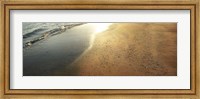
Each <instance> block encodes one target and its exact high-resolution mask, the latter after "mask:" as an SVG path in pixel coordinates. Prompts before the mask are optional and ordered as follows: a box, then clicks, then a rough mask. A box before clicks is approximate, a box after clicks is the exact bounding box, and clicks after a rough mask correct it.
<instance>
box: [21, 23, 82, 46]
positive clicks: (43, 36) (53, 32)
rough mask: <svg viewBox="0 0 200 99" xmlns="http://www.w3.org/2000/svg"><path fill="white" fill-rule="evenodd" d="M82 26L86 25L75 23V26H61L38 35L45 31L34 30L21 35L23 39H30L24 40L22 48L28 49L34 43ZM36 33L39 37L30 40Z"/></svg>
mask: <svg viewBox="0 0 200 99" xmlns="http://www.w3.org/2000/svg"><path fill="white" fill-rule="evenodd" d="M83 24H86V23H76V24H68V25H62V26H61V27H59V28H55V29H52V30H49V31H46V32H42V33H40V32H41V31H44V30H45V29H36V30H34V31H32V32H30V33H27V34H24V35H23V39H27V38H30V39H31V40H28V41H25V40H24V43H23V48H27V47H30V46H32V45H33V44H35V43H37V42H39V41H41V40H44V39H47V38H49V37H52V36H54V35H58V34H61V33H63V32H65V31H66V30H68V29H71V28H73V27H76V26H80V25H83ZM38 33H40V35H38V36H37V37H34V38H31V37H33V36H35V35H37V34H38Z"/></svg>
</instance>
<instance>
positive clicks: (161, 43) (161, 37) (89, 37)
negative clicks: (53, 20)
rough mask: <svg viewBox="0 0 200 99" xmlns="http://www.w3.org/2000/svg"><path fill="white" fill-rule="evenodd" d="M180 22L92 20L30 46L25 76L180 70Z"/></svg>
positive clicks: (171, 72) (155, 73)
mask: <svg viewBox="0 0 200 99" xmlns="http://www.w3.org/2000/svg"><path fill="white" fill-rule="evenodd" d="M176 28H177V26H176V23H113V24H112V23H88V24H84V25H81V26H78V27H74V28H72V29H69V30H67V31H65V32H64V33H62V34H59V35H56V36H53V37H51V38H49V39H47V40H45V41H43V42H41V43H38V44H36V45H35V46H32V47H31V48H30V49H29V50H24V62H23V63H24V67H23V68H24V70H23V71H24V74H23V75H24V76H40V75H48V76H170V75H173V76H175V75H177V71H176V70H177V52H176V49H177V47H176V43H177V39H176V36H177V34H176V33H177V30H176Z"/></svg>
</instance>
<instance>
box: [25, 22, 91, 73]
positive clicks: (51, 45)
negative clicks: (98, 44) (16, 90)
mask: <svg viewBox="0 0 200 99" xmlns="http://www.w3.org/2000/svg"><path fill="white" fill-rule="evenodd" d="M93 31H94V30H93V29H92V28H89V26H88V25H81V26H77V27H74V28H72V29H68V30H66V31H65V32H63V33H61V34H58V35H54V36H52V37H49V38H48V39H45V40H43V41H40V42H38V43H36V44H33V45H31V46H30V48H25V49H24V50H23V75H24V76H59V75H57V74H56V72H61V71H62V70H63V69H65V67H66V65H67V66H68V65H70V64H71V63H72V62H73V61H74V60H76V59H77V58H78V57H79V56H80V55H81V54H82V53H83V52H84V51H85V50H86V49H87V48H88V46H89V42H90V38H91V33H93ZM70 72H73V71H70V70H69V71H67V73H70ZM70 74H71V73H70Z"/></svg>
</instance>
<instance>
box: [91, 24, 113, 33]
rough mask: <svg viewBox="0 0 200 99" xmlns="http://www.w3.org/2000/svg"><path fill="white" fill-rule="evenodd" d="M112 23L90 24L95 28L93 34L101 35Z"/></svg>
mask: <svg viewBox="0 0 200 99" xmlns="http://www.w3.org/2000/svg"><path fill="white" fill-rule="evenodd" d="M111 24H112V23H92V25H93V26H94V27H95V34H98V33H101V32H103V31H105V30H107V29H108V28H109V26H110V25H111Z"/></svg>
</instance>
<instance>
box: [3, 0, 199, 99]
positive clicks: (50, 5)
mask: <svg viewBox="0 0 200 99" xmlns="http://www.w3.org/2000/svg"><path fill="white" fill-rule="evenodd" d="M0 3H1V29H0V30H1V33H0V38H1V43H0V45H1V50H0V51H1V64H0V74H1V76H0V77H1V80H0V81H1V82H0V84H1V88H0V91H1V98H2V99H3V98H5V99H12V98H42V99H49V98H53V99H54V98H65V99H66V98H69V99H73V98H75V99H78V98H83V99H84V98H91V99H102V98H106V99H108V98H109V99H110V98H123V99H125V98H128V99H132V98H152V99H153V98H196V99H198V98H199V94H200V92H199V90H200V88H199V83H200V82H199V76H200V73H199V66H200V65H199V52H200V51H199V46H198V44H199V11H200V10H199V1H198V0H190V1H189V0H186V1H179V0H174V1H168V0H162V1H157V0H149V1H143V0H142V1H137V0H118V1H115V0H95V1H94V0H84V1H82V0H66V1H64V0H55V1H53V0H50V1H45V0H42V1H40V0H29V1H26V0H3V1H0ZM17 9H18V10H31V9H37V10H40V9H42V10H50V9H52V10H63V9H64V10H71V9H84V10H91V9H92V10H101V9H103V10H113V9H114V10H190V15H191V17H190V18H191V19H190V21H191V23H190V26H191V27H190V28H191V34H190V35H191V42H190V43H191V73H190V74H191V89H187V90H185V89H177V90H176V89H171V90H167V89H165V90H161V89H158V90H155V89H152V90H151V89H145V90H143V89H140V90H134V89H133V90H122V89H119V90H57V89H56V90H54V89H52V90H47V89H41V90H39V89H38V90H31V89H28V90H21V89H10V86H9V85H10V66H9V64H10V63H9V59H10V52H9V49H10V43H9V42H10V38H9V36H10V30H9V29H10V13H9V11H10V10H17Z"/></svg>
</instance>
